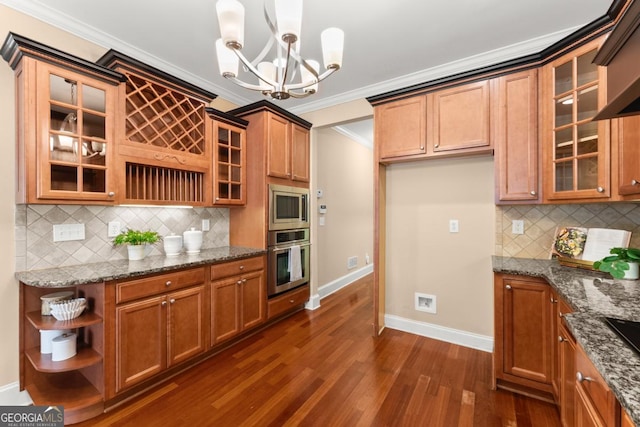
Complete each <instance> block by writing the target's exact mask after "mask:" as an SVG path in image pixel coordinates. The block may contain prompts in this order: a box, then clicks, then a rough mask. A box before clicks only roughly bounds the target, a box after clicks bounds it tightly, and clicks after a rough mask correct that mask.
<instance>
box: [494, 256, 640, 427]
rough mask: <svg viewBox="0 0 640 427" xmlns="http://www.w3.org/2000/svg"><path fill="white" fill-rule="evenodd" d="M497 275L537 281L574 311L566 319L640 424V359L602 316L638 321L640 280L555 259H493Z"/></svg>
mask: <svg viewBox="0 0 640 427" xmlns="http://www.w3.org/2000/svg"><path fill="white" fill-rule="evenodd" d="M493 271H494V272H496V273H507V274H516V275H523V276H533V277H541V278H543V279H545V280H546V281H547V282H549V284H550V285H551V286H552V287H553V288H554V289H555V290H556V292H557V293H558V295H560V296H561V297H562V298H563V299H564V300H565V301H566V302H567V303H568V304H569V305H571V306H572V307H573V309H574V310H575V312H574V313H571V314H568V315H566V316H565V321H566V323H567V325H568V327H569V329H570V330H571V333H572V334H573V336H574V337H575V338H576V341H577V342H578V343H579V344H580V346H582V348H583V349H584V350H585V353H586V354H587V356H588V357H589V358H590V359H591V361H592V362H593V364H594V365H595V366H596V368H597V369H598V371H599V372H600V374H601V375H602V377H603V378H604V380H605V381H606V382H607V384H608V385H609V387H610V388H611V390H612V391H613V393H614V394H615V395H616V397H617V399H618V401H619V402H620V404H621V405H622V407H623V408H624V409H625V411H627V413H628V414H629V416H630V417H631V419H632V420H633V421H634V423H635V424H636V425H640V355H638V354H637V353H635V352H634V351H633V350H632V349H631V347H629V346H628V345H627V344H626V343H625V342H624V340H623V339H622V338H620V337H619V336H618V335H617V334H615V333H614V332H613V331H612V330H611V329H610V328H609V327H608V326H607V325H606V324H605V322H604V320H603V317H604V316H607V317H615V318H619V319H625V320H634V321H640V281H639V280H616V279H612V278H611V276H609V275H608V274H606V273H602V272H596V271H589V270H582V269H576V268H571V267H565V266H561V265H560V264H558V262H557V261H556V260H539V259H525V258H510V257H499V256H494V257H493Z"/></svg>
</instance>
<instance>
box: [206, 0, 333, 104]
mask: <svg viewBox="0 0 640 427" xmlns="http://www.w3.org/2000/svg"><path fill="white" fill-rule="evenodd" d="M273 1H274V5H275V15H276V18H277V19H276V21H275V22H273V21H272V20H271V18H270V17H269V13H268V12H267V8H266V4H265V7H264V17H265V21H266V23H267V26H268V27H269V30H270V32H271V34H272V38H271V39H270V40H269V41H268V42H267V44H266V45H265V47H264V48H263V50H262V52H261V53H260V54H259V55H258V57H257V58H256V59H255V60H254V61H249V60H248V59H247V58H246V57H245V56H244V55H243V53H242V51H241V50H242V48H243V45H244V7H243V6H242V4H241V3H240V2H239V1H238V0H218V2H217V4H216V12H217V14H218V23H219V26H220V35H221V38H220V39H218V40H216V55H217V58H218V67H219V69H220V74H221V75H222V76H223V77H225V78H227V79H228V80H231V81H232V82H234V83H236V84H237V85H239V86H241V87H243V88H246V89H250V90H255V91H260V92H262V93H263V94H264V95H268V96H271V97H272V98H274V99H287V98H289V97H294V98H303V97H306V96H309V95H311V94H314V93H316V92H317V91H318V84H319V83H320V82H321V81H322V80H324V79H325V78H327V77H328V76H330V75H331V74H333V73H334V72H335V71H337V70H339V69H340V68H341V67H342V55H343V46H344V32H343V31H342V30H340V29H338V28H327V29H326V30H324V31H323V32H322V34H321V37H320V38H321V44H322V56H323V62H324V66H325V68H326V70H325V71H324V72H323V73H322V74H319V70H320V64H319V63H318V61H315V60H312V59H308V60H307V59H305V58H303V57H302V56H301V54H300V52H301V48H300V46H301V43H300V33H301V24H302V0H273ZM274 41H275V50H276V59H274V60H273V61H271V62H269V61H264V60H263V58H264V57H265V56H266V55H267V54H268V53H269V51H270V50H271V48H272V46H273V45H274ZM240 62H242V64H243V66H244V68H243V69H244V70H245V71H249V72H251V73H252V74H254V75H255V76H256V77H257V78H258V84H250V83H246V82H244V81H242V80H240V79H239V78H238V71H239V63H240ZM298 69H299V71H298ZM298 75H299V76H300V77H299V78H298ZM298 90H301V91H300V92H297V91H298Z"/></svg>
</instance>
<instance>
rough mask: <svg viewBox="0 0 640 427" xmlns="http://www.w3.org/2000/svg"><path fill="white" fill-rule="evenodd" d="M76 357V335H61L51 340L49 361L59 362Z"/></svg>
mask: <svg viewBox="0 0 640 427" xmlns="http://www.w3.org/2000/svg"><path fill="white" fill-rule="evenodd" d="M75 355H76V334H74V333H70V334H63V335H60V336H59V337H55V338H54V339H52V340H51V361H52V362H59V361H61V360H67V359H69V358H71V357H73V356H75Z"/></svg>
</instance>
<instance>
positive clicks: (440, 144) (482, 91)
mask: <svg viewBox="0 0 640 427" xmlns="http://www.w3.org/2000/svg"><path fill="white" fill-rule="evenodd" d="M374 128H375V130H374V131H375V144H376V149H377V152H378V159H379V161H380V162H382V163H390V162H395V161H407V160H418V159H425V158H431V157H441V156H447V157H448V156H459V155H466V154H474V153H491V152H492V149H493V143H492V139H491V104H490V84H489V80H482V81H478V82H474V83H468V84H463V85H460V86H455V87H451V88H447V89H442V90H438V91H434V92H431V93H429V94H426V95H424V94H419V95H415V96H413V97H410V98H405V99H400V100H397V101H391V102H388V103H384V104H380V105H376V106H375V107H374Z"/></svg>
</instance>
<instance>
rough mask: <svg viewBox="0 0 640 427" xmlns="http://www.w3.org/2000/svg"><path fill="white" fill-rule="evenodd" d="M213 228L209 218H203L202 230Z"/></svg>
mask: <svg viewBox="0 0 640 427" xmlns="http://www.w3.org/2000/svg"><path fill="white" fill-rule="evenodd" d="M210 229H211V223H210V222H209V220H208V219H203V220H202V231H209V230H210Z"/></svg>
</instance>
